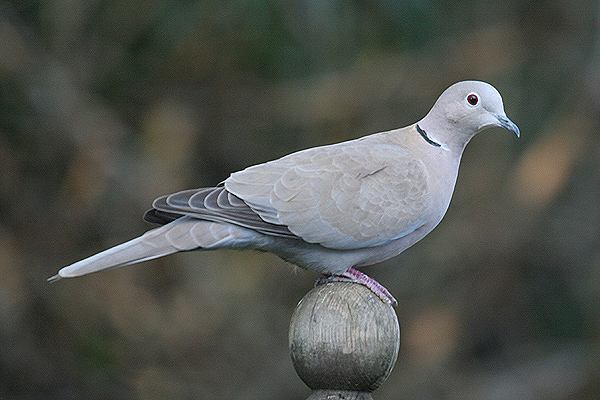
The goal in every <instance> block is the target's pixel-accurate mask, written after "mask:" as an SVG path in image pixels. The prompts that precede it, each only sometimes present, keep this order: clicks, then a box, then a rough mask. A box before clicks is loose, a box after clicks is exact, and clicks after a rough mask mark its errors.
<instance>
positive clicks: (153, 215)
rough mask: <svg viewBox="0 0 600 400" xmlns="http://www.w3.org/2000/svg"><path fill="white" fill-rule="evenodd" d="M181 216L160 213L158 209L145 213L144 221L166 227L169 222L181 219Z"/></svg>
mask: <svg viewBox="0 0 600 400" xmlns="http://www.w3.org/2000/svg"><path fill="white" fill-rule="evenodd" d="M181 216H182V215H181V214H175V213H169V212H165V211H159V210H157V209H156V208H151V209H150V210H148V211H146V212H145V213H144V221H147V222H150V223H153V224H159V225H165V224H168V223H169V222H173V221H175V220H176V219H177V218H180V217H181Z"/></svg>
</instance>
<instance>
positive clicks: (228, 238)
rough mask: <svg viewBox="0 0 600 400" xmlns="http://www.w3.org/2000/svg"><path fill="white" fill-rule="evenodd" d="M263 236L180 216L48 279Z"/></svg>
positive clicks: (230, 245)
mask: <svg viewBox="0 0 600 400" xmlns="http://www.w3.org/2000/svg"><path fill="white" fill-rule="evenodd" d="M262 236H263V235H262V234H258V233H256V232H254V231H252V230H249V229H246V228H241V227H236V226H234V225H229V224H221V223H217V222H210V221H202V220H197V219H194V218H191V217H181V218H179V219H177V220H175V221H173V222H170V223H168V224H166V225H163V226H161V227H159V228H156V229H153V230H151V231H148V232H146V233H145V234H143V235H142V236H140V237H138V238H135V239H132V240H130V241H128V242H125V243H122V244H120V245H118V246H115V247H112V248H110V249H108V250H104V251H103V252H100V253H98V254H95V255H93V256H91V257H88V258H86V259H83V260H81V261H78V262H76V263H74V264H71V265H69V266H66V267H64V268H63V269H61V270H60V271H58V274H56V275H54V276H52V277H51V278H49V279H48V281H50V282H54V281H57V280H59V279H61V278H73V277H76V276H80V275H86V274H90V273H92V272H97V271H102V270H106V269H111V268H117V267H122V266H125V265H129V264H134V263H138V262H142V261H146V260H151V259H153V258H158V257H162V256H166V255H169V254H173V253H176V252H178V251H186V250H194V249H198V248H202V249H207V250H209V249H210V250H212V249H216V248H224V247H228V248H236V247H243V246H247V245H248V244H249V243H252V242H253V241H255V240H256V239H257V238H258V237H262Z"/></svg>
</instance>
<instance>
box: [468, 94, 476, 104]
mask: <svg viewBox="0 0 600 400" xmlns="http://www.w3.org/2000/svg"><path fill="white" fill-rule="evenodd" d="M467 101H468V102H469V104H470V105H472V106H474V105H477V103H479V97H477V95H476V94H470V95H468V96H467Z"/></svg>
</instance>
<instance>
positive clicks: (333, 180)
mask: <svg viewBox="0 0 600 400" xmlns="http://www.w3.org/2000/svg"><path fill="white" fill-rule="evenodd" d="M494 126H499V127H503V128H506V129H507V130H509V131H511V132H513V133H514V134H516V135H517V136H519V128H518V127H517V126H516V125H515V124H514V123H513V122H511V121H510V120H509V119H508V118H507V117H506V114H505V112H504V106H503V104H502V97H501V96H500V93H498V91H497V90H496V89H495V88H494V87H493V86H491V85H489V84H487V83H484V82H478V81H464V82H458V83H456V84H454V85H452V86H450V87H449V88H448V89H446V90H445V91H444V92H443V93H442V94H441V96H440V97H439V98H438V100H437V101H436V102H435V104H434V106H433V108H432V109H431V110H430V111H429V113H428V114H427V115H426V116H425V117H424V118H423V119H421V120H420V121H418V122H417V123H415V124H413V125H410V126H407V127H405V128H400V129H395V130H391V131H387V132H381V133H376V134H373V135H369V136H365V137H362V138H359V139H355V140H350V141H347V142H342V143H337V144H332V145H327V146H321V147H314V148H309V149H306V150H302V151H298V152H296V153H292V154H290V155H287V156H285V157H282V158H280V159H277V160H274V161H270V162H267V163H264V164H259V165H255V166H252V167H248V168H246V169H244V170H242V171H239V172H235V173H233V174H231V175H230V176H229V178H227V179H226V180H225V181H223V182H222V183H220V184H219V185H217V186H215V187H210V188H202V189H192V190H185V191H182V192H178V193H174V194H171V195H167V196H163V197H159V198H158V199H156V200H155V201H154V203H153V208H152V209H151V210H149V211H148V212H146V214H145V215H144V219H145V220H147V221H150V222H156V223H159V224H162V226H161V227H158V228H156V229H153V230H150V231H148V232H146V233H145V234H143V235H142V236H140V237H138V238H136V239H133V240H130V241H128V242H125V243H123V244H120V245H118V246H115V247H113V248H110V249H108V250H105V251H103V252H101V253H98V254H96V255H93V256H91V257H89V258H86V259H84V260H81V261H78V262H76V263H74V264H71V265H69V266H67V267H64V268H62V269H61V270H60V271H59V272H58V274H57V275H55V276H53V277H52V278H50V279H49V280H51V281H53V280H57V279H60V278H71V277H76V276H80V275H84V274H89V273H91V272H96V271H100V270H104V269H108V268H116V267H120V266H123V265H127V264H132V263H137V262H141V261H144V260H150V259H153V258H157V257H162V256H165V255H168V254H172V253H175V252H178V251H186V250H196V249H200V250H214V249H239V250H246V249H251V250H259V251H267V252H271V253H274V254H276V255H278V256H279V257H281V258H283V259H284V260H287V261H289V262H291V263H292V264H295V265H298V266H300V267H302V268H305V269H307V270H312V271H316V272H319V273H322V274H324V275H325V276H328V277H330V278H333V279H339V280H352V281H357V282H359V283H362V284H364V285H366V286H368V287H369V288H371V290H373V291H374V292H375V293H376V294H378V295H379V296H380V297H381V298H382V299H383V300H384V301H387V302H390V303H395V300H394V298H393V297H392V295H391V294H390V293H389V292H388V291H387V290H386V289H385V288H384V287H383V286H382V285H380V284H379V283H378V282H376V281H375V280H374V279H372V278H369V277H368V276H367V275H365V274H363V273H361V272H359V271H357V270H356V269H355V267H362V266H366V265H370V264H374V263H377V262H380V261H384V260H387V259H388V258H391V257H394V256H396V255H398V254H399V253H401V252H402V251H404V250H405V249H407V248H408V247H410V246H412V245H413V244H414V243H416V242H417V241H419V240H420V239H422V238H423V237H424V236H425V235H427V234H428V233H429V232H431V230H432V229H433V228H435V226H436V225H437V224H438V223H439V222H440V220H441V219H442V217H443V216H444V214H445V213H446V210H447V208H448V205H449V203H450V198H451V197H452V192H453V191H454V186H455V183H456V178H457V174H458V166H459V163H460V158H461V156H462V153H463V150H464V148H465V146H466V145H467V143H468V142H469V140H470V139H471V138H472V137H473V136H474V135H475V134H476V133H478V132H480V131H482V130H484V129H486V128H490V127H494Z"/></svg>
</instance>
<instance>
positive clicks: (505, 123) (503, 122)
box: [495, 114, 521, 137]
mask: <svg viewBox="0 0 600 400" xmlns="http://www.w3.org/2000/svg"><path fill="white" fill-rule="evenodd" d="M495 117H496V118H497V119H498V122H499V123H500V126H501V127H503V128H504V129H506V130H508V131H510V132H512V133H514V134H515V135H517V137H521V131H520V130H519V127H518V126H517V125H516V124H515V123H514V122H512V121H511V120H510V119H508V118H507V117H506V115H499V114H495Z"/></svg>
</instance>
